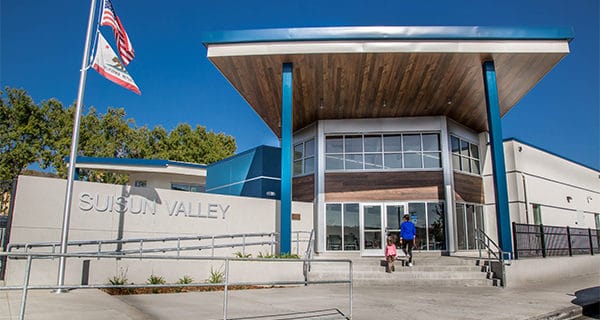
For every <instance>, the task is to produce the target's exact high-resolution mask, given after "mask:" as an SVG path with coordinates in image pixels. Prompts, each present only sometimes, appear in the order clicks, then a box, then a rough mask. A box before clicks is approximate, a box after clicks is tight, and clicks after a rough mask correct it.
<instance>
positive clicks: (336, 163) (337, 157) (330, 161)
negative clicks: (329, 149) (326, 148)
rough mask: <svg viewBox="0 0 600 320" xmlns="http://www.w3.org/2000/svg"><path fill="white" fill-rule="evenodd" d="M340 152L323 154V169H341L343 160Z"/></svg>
mask: <svg viewBox="0 0 600 320" xmlns="http://www.w3.org/2000/svg"><path fill="white" fill-rule="evenodd" d="M343 159H344V158H343V155H342V154H328V155H326V156H325V169H327V170H343V169H344V160H343Z"/></svg>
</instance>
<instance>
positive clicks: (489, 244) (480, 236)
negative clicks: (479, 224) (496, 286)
mask: <svg viewBox="0 0 600 320" xmlns="http://www.w3.org/2000/svg"><path fill="white" fill-rule="evenodd" d="M475 241H476V242H477V244H478V245H477V249H478V250H479V258H480V259H481V258H483V256H482V254H481V249H482V248H481V247H482V246H483V247H484V249H485V250H486V252H487V259H488V260H492V258H493V260H496V261H498V262H499V263H500V266H501V268H502V271H501V272H502V275H501V281H502V287H506V266H507V265H510V261H511V260H512V256H511V253H510V252H504V251H502V249H500V246H498V244H496V242H494V240H492V239H491V238H490V237H489V236H488V235H487V234H486V233H485V232H484V231H483V230H481V229H479V228H476V229H475Z"/></svg>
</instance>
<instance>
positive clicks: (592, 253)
mask: <svg viewBox="0 0 600 320" xmlns="http://www.w3.org/2000/svg"><path fill="white" fill-rule="evenodd" d="M596 236H598V231H597V230H596ZM588 239H589V240H590V254H591V255H594V242H593V241H592V228H588Z"/></svg>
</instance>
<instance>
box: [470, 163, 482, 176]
mask: <svg viewBox="0 0 600 320" xmlns="http://www.w3.org/2000/svg"><path fill="white" fill-rule="evenodd" d="M471 172H473V173H476V174H481V169H480V168H479V161H478V160H471Z"/></svg>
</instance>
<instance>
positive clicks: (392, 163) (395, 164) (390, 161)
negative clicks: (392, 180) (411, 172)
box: [384, 153, 402, 169]
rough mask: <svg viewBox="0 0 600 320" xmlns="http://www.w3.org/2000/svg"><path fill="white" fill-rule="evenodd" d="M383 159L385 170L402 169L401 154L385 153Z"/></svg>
mask: <svg viewBox="0 0 600 320" xmlns="http://www.w3.org/2000/svg"><path fill="white" fill-rule="evenodd" d="M384 159H385V168H386V169H400V168H402V153H386V154H385V155H384Z"/></svg>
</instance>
